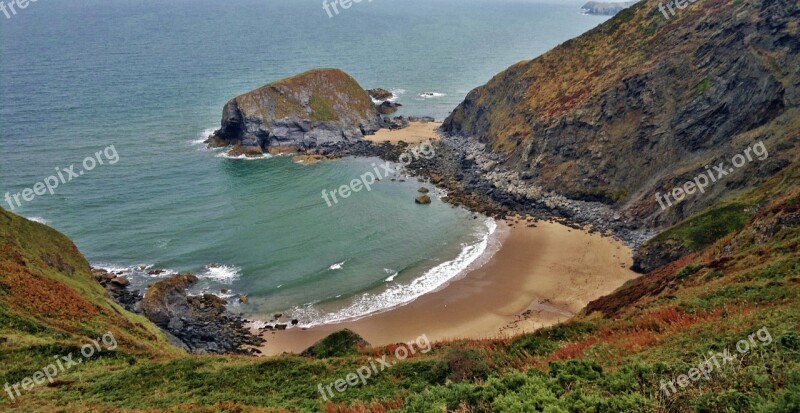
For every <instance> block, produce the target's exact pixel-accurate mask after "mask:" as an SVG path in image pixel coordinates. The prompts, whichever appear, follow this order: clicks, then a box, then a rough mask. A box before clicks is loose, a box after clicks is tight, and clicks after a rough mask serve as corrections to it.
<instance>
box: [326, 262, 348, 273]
mask: <svg viewBox="0 0 800 413" xmlns="http://www.w3.org/2000/svg"><path fill="white" fill-rule="evenodd" d="M346 262H347V260H344V261H342V262H338V263H336V264H333V265H331V266H330V267H328V268H329V269H331V270H333V271H336V270H341V269H342V267H344V263H346Z"/></svg>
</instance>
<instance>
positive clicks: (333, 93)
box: [208, 69, 381, 154]
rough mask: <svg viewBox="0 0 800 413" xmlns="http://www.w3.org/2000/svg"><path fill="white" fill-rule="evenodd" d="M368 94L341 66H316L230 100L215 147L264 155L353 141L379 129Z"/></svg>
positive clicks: (211, 142) (213, 138) (212, 141)
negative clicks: (283, 149) (276, 150)
mask: <svg viewBox="0 0 800 413" xmlns="http://www.w3.org/2000/svg"><path fill="white" fill-rule="evenodd" d="M380 123H381V119H380V115H379V114H378V112H377V110H376V109H375V105H374V104H373V103H372V100H371V99H370V96H369V94H368V93H367V92H366V91H365V90H364V89H362V88H361V86H359V84H358V82H356V81H355V79H353V78H352V77H350V76H349V75H347V74H346V73H344V72H343V71H341V70H338V69H318V70H311V71H308V72H306V73H303V74H300V75H297V76H294V77H291V78H288V79H284V80H280V81H277V82H273V83H270V84H268V85H265V86H263V87H261V88H258V89H256V90H253V91H251V92H248V93H245V94H243V95H240V96H237V97H235V98H233V99H231V100H230V101H229V102H228V103H227V104H226V105H225V108H224V109H223V113H222V122H221V128H220V129H219V130H217V131H216V132H214V134H213V135H212V136H211V137H210V138H209V140H208V143H209V145H211V146H216V147H219V146H228V145H233V146H236V147H237V152H238V153H243V154H260V153H263V152H266V151H267V150H268V148H269V147H292V148H310V147H315V146H317V145H318V144H323V143H335V142H342V141H344V142H353V141H357V140H360V139H362V138H363V137H364V135H371V134H373V133H375V131H377V130H378V129H380Z"/></svg>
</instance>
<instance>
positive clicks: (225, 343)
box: [140, 274, 264, 354]
mask: <svg viewBox="0 0 800 413" xmlns="http://www.w3.org/2000/svg"><path fill="white" fill-rule="evenodd" d="M196 283H197V277H195V276H194V275H192V274H182V275H177V276H174V277H170V278H167V279H164V280H161V281H158V282H156V283H153V284H152V285H150V288H148V290H147V292H146V294H145V296H144V299H143V300H142V302H141V304H140V306H141V309H142V312H143V313H144V315H146V316H147V318H149V319H150V321H152V322H153V323H154V324H156V325H157V326H159V327H161V328H162V329H163V330H165V331H166V332H168V333H169V334H170V335H171V336H172V337H171V339H172V341H173V344H176V345H178V346H179V347H183V348H184V349H186V350H188V351H190V352H192V353H197V354H251V353H252V352H253V350H251V349H248V348H247V346H259V345H261V344H263V342H264V340H263V339H261V338H260V337H257V336H255V335H252V334H251V333H250V332H249V330H248V329H247V328H246V327H245V326H244V324H245V320H243V319H242V318H241V317H240V316H238V315H235V314H233V313H230V312H229V311H228V310H227V309H226V301H225V300H223V299H221V298H219V297H217V296H215V295H212V294H203V295H199V296H195V295H189V294H188V292H187V290H188V289H189V288H190V287H191V286H193V285H194V284H196Z"/></svg>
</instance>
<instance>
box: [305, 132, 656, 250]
mask: <svg viewBox="0 0 800 413" xmlns="http://www.w3.org/2000/svg"><path fill="white" fill-rule="evenodd" d="M409 146H410V145H409V144H407V143H405V142H400V143H398V144H391V143H389V142H382V143H372V142H368V141H357V142H337V143H330V144H325V145H320V146H319V147H318V148H317V152H318V153H321V154H325V155H326V156H335V157H342V156H362V157H379V158H381V159H384V160H388V161H393V162H397V161H398V160H399V157H400V155H401V154H403V153H404V152H405V151H406V149H407V148H408V147H409ZM434 148H435V153H436V156H434V157H433V158H431V159H424V158H418V157H414V159H412V161H411V163H410V164H408V165H407V166H406V171H407V172H408V173H409V174H410V175H412V176H417V177H418V178H420V179H424V180H427V181H428V182H430V183H431V184H433V185H436V186H437V187H439V188H441V189H443V190H445V191H446V192H447V196H446V197H444V201H445V202H448V203H450V204H452V205H457V206H462V207H464V208H466V209H468V210H470V211H473V212H478V213H481V214H485V215H487V216H491V217H495V218H505V217H507V216H509V215H529V216H532V217H534V218H536V219H541V220H553V221H558V222H560V223H563V224H565V225H568V226H571V227H573V228H588V229H589V231H590V232H600V233H602V234H605V235H609V236H613V237H615V238H617V239H619V240H621V241H623V242H625V243H626V244H627V245H628V246H630V247H631V248H634V249H636V248H638V247H639V246H641V245H642V244H643V243H644V242H645V241H647V240H648V239H650V238H652V237H653V236H655V235H656V233H657V232H656V231H655V230H653V229H650V228H647V227H646V226H645V225H644V224H643V223H641V222H638V220H637V219H636V218H635V217H633V216H630V215H628V214H625V213H622V212H619V211H616V210H614V209H613V208H611V207H609V206H608V205H605V204H602V203H599V202H588V201H578V200H572V199H568V198H566V197H564V196H562V195H559V194H555V193H552V192H549V191H545V190H543V189H542V188H539V187H537V186H536V185H534V184H533V183H532V182H531V181H530V178H531V177H526V176H524V175H520V174H519V173H518V172H514V171H508V170H505V169H503V167H502V166H501V161H502V158H501V155H499V154H495V153H491V152H488V151H487V150H486V148H485V145H484V144H482V143H480V142H478V141H476V140H475V139H471V138H464V137H461V136H450V135H443V136H442V137H441V139H439V140H437V141H436V142H434Z"/></svg>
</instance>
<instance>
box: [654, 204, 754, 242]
mask: <svg viewBox="0 0 800 413" xmlns="http://www.w3.org/2000/svg"><path fill="white" fill-rule="evenodd" d="M748 210H752V208H751V207H750V206H749V205H746V204H742V203H732V204H729V205H725V206H721V207H716V208H712V209H710V210H708V211H706V212H704V213H701V214H699V215H697V216H695V217H693V218H690V219H688V220H686V221H684V222H682V223H680V224H678V225H676V226H674V227H672V228H670V229H668V230H666V231H664V232H663V233H661V234H659V235H658V236H657V237H655V238H653V240H652V241H651V244H653V243H656V244H658V243H662V242H665V241H667V240H670V239H673V240H678V241H681V242H682V243H683V245H684V246H685V247H687V248H688V249H689V250H691V251H697V250H700V249H701V248H705V247H707V246H709V245H711V244H713V243H714V242H715V241H717V240H719V239H721V238H722V237H724V236H726V235H728V234H731V233H733V232H735V231H738V230H741V229H742V228H744V226H745V225H746V224H747V221H748V219H749V218H750V216H751V215H752V212H748Z"/></svg>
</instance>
